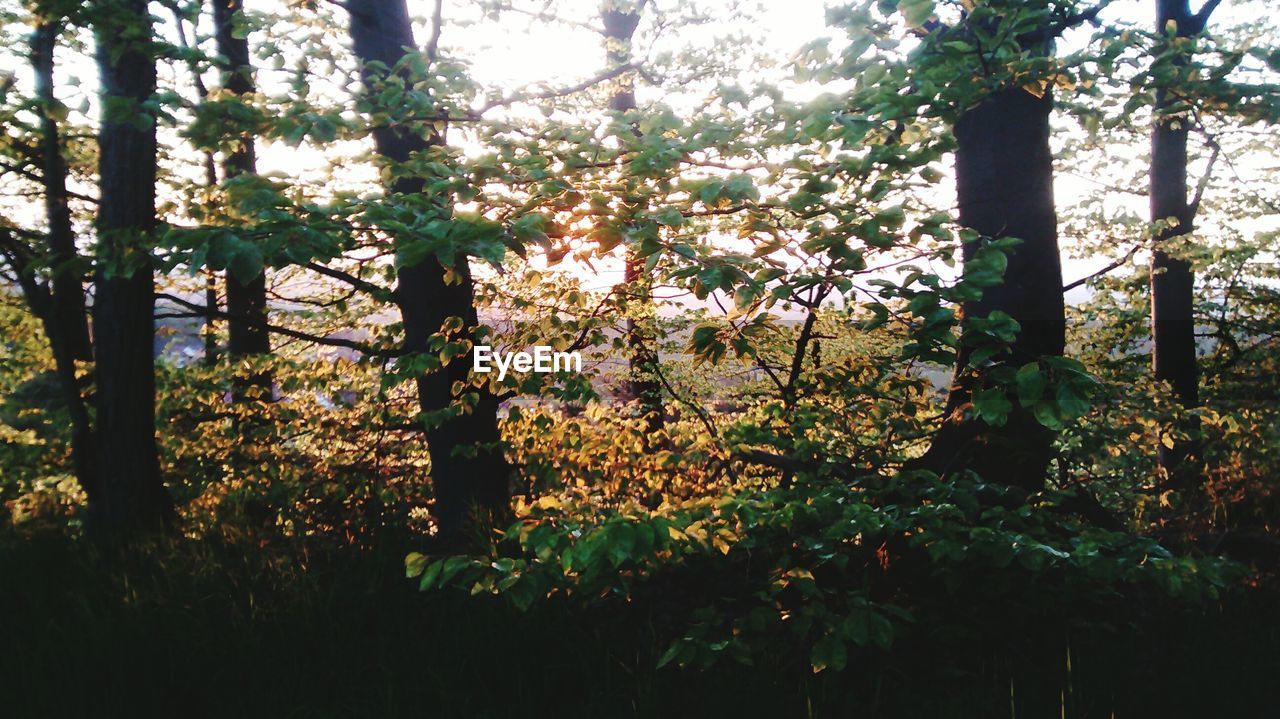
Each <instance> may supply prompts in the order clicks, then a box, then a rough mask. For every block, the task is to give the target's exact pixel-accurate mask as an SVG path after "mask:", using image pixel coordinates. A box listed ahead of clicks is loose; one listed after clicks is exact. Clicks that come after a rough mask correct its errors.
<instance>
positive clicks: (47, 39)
mask: <svg viewBox="0 0 1280 719" xmlns="http://www.w3.org/2000/svg"><path fill="white" fill-rule="evenodd" d="M58 34H59V27H58V25H56V24H53V23H51V22H42V23H40V24H39V25H38V26H36V32H35V39H34V43H33V47H32V64H33V65H34V66H35V75H36V97H37V98H38V99H39V100H40V102H41V104H42V105H44V106H45V107H44V108H43V111H42V112H41V113H40V133H41V142H40V157H41V161H42V167H41V172H42V179H43V180H44V198H45V216H46V217H47V219H48V222H49V259H50V264H51V265H52V266H53V281H52V283H51V284H52V289H53V297H52V299H53V307H52V308H51V311H52V313H53V321H54V324H55V325H57V326H58V328H59V329H60V330H61V332H62V334H63V337H64V341H65V343H66V348H67V352H68V353H69V354H70V356H71V357H72V358H74V359H78V360H91V359H93V349H92V347H91V345H90V342H89V322H88V316H87V314H86V312H85V303H84V286H83V285H82V284H81V281H80V278H81V274H82V269H81V268H80V267H79V266H78V263H77V259H78V258H77V254H76V240H75V232H74V231H73V230H72V228H71V208H70V206H69V205H68V202H67V199H68V195H67V165H66V162H64V161H63V159H62V142H61V136H60V134H59V130H58V121H57V119H56V117H55V116H54V114H53V110H52V107H51V105H52V104H53V102H54V101H55V100H54V94H53V63H54V60H53V53H54V48H55V47H56V46H57V42H58Z"/></svg>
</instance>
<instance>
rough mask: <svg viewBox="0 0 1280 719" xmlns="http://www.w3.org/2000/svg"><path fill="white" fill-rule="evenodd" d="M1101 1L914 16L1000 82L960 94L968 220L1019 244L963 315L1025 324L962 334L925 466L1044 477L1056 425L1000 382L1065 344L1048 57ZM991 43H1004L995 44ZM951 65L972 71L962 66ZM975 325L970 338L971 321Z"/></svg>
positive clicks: (982, 252) (960, 181)
mask: <svg viewBox="0 0 1280 719" xmlns="http://www.w3.org/2000/svg"><path fill="white" fill-rule="evenodd" d="M1104 4H1105V3H1104ZM929 5H932V3H929ZM910 7H911V5H907V8H906V9H905V10H904V12H908V13H909V12H910ZM1100 9H1101V6H1096V7H1094V8H1092V9H1090V10H1086V11H1084V12H1080V13H1070V14H1067V13H1062V12H1053V11H1051V8H1050V5H1049V4H1048V3H1030V4H1025V5H1023V4H1016V3H1015V4H1011V5H1007V6H1006V5H1005V4H1003V3H991V4H988V5H979V6H976V7H974V8H973V9H972V11H971V12H969V13H966V15H965V16H964V17H963V19H962V21H961V23H960V24H957V25H956V26H953V27H944V26H941V25H939V24H937V23H936V22H934V21H932V20H928V19H927V18H919V19H917V20H916V22H917V24H919V25H920V27H921V29H922V31H923V32H925V33H927V37H928V40H929V41H931V42H933V43H935V44H934V45H933V47H934V48H935V52H939V51H941V50H942V46H943V45H944V43H946V42H958V43H960V45H958V46H954V47H958V48H960V49H963V50H964V51H965V52H966V60H967V61H968V62H970V63H973V62H975V61H974V59H973V58H976V59H977V66H976V67H973V66H971V67H970V68H969V71H970V72H978V73H980V74H981V75H984V76H985V77H986V80H987V83H988V85H994V87H993V88H991V89H988V88H983V87H978V88H975V89H976V92H975V93H974V94H975V96H974V97H971V98H969V99H967V100H966V99H964V98H961V104H959V107H958V108H957V109H958V110H959V114H958V116H957V117H956V119H955V122H954V125H953V130H954V135H955V140H956V151H955V168H956V201H957V205H958V207H959V221H960V224H961V225H962V226H963V227H965V228H967V229H969V230H971V231H973V232H974V233H976V234H977V235H978V236H979V237H980V238H984V239H986V240H1001V239H1004V238H1010V239H1011V240H1013V242H1011V243H1004V244H1005V245H1006V247H1007V249H1006V250H1005V258H1004V259H1003V260H1000V261H999V262H998V263H997V267H998V266H999V265H1003V280H1002V281H1000V282H997V283H994V284H991V286H989V287H987V288H986V289H985V290H984V291H983V292H982V295H981V297H980V298H975V299H971V300H968V301H966V302H964V304H963V308H962V316H963V317H964V319H965V321H966V324H967V325H968V326H969V328H972V327H973V326H974V325H975V324H976V323H987V324H990V323H991V322H992V321H993V320H996V321H999V322H1004V321H1005V320H1007V319H1011V320H1013V322H1016V328H1017V329H1016V335H1014V337H1013V338H1012V340H1011V341H1009V342H1008V343H1007V346H1005V347H1002V348H1000V349H999V350H998V351H995V352H994V353H993V352H992V351H990V350H979V349H978V347H976V346H975V345H974V343H973V342H967V341H966V337H965V336H962V338H961V346H960V350H959V352H958V353H957V358H956V369H955V376H954V379H953V381H952V386H951V390H950V392H949V394H948V397H947V402H946V407H945V410H944V419H943V425H942V427H941V428H940V429H939V431H938V432H937V434H936V435H935V436H934V437H933V441H932V444H931V445H930V447H929V450H928V452H927V453H926V454H925V456H924V457H923V458H922V459H921V461H920V462H919V466H922V467H926V468H929V469H933V470H935V471H938V472H945V471H948V470H949V469H952V468H960V467H963V468H969V469H972V470H973V471H975V472H977V473H978V475H979V476H981V477H982V478H983V479H985V480H987V481H989V482H995V483H1000V484H1006V485H1014V486H1019V487H1022V488H1024V489H1027V490H1031V491H1034V490H1037V489H1040V488H1042V487H1043V486H1044V481H1045V473H1046V470H1047V468H1048V465H1049V462H1050V461H1051V459H1052V452H1053V448H1052V445H1053V438H1054V433H1053V431H1052V429H1051V428H1050V426H1049V425H1048V424H1046V423H1045V422H1042V421H1040V418H1039V417H1037V416H1036V415H1035V414H1034V413H1033V412H1032V410H1031V409H1030V408H1029V407H1028V406H1027V405H1026V404H1025V403H1023V402H1021V401H1018V402H1009V400H1008V398H1007V396H1006V395H1005V393H1004V392H1002V391H1001V390H999V389H998V388H995V387H992V385H994V384H998V383H1000V382H1001V381H1003V382H1005V383H1008V381H1009V379H1010V375H1011V374H1012V370H1015V369H1018V370H1020V369H1022V368H1036V369H1032V370H1031V371H1032V372H1035V373H1036V374H1039V369H1038V363H1039V362H1040V361H1041V360H1042V359H1045V358H1049V359H1050V360H1052V358H1060V357H1061V356H1062V354H1063V351H1064V349H1065V344H1066V314H1065V304H1064V302H1063V297H1062V293H1063V284H1062V267H1061V260H1060V258H1059V251H1058V229H1057V215H1056V211H1055V207H1054V195H1053V155H1052V152H1051V150H1050V147H1049V137H1050V127H1049V118H1050V114H1051V111H1052V108H1053V99H1052V87H1053V84H1054V81H1055V78H1056V76H1057V73H1058V72H1059V71H1060V69H1059V68H1056V67H1055V66H1054V63H1053V62H1051V61H1050V59H1051V56H1052V48H1053V43H1054V41H1055V40H1056V38H1057V37H1058V36H1059V35H1061V33H1062V32H1064V31H1065V30H1066V29H1068V28H1070V27H1073V26H1075V25H1078V24H1080V23H1082V22H1085V21H1087V20H1091V19H1093V17H1095V16H1096V15H1097V13H1098V11H1099V10H1100ZM908 20H909V21H911V20H912V18H908ZM995 38H1007V40H995ZM993 41H994V42H996V43H997V46H996V47H989V46H990V44H991V43H992V42H993ZM1009 44H1011V45H1012V46H1011V47H1009V46H1008V45H1009ZM1002 63H1003V65H1002ZM953 71H960V72H963V71H964V70H963V69H962V68H954V66H953ZM963 257H964V261H965V270H966V273H968V272H971V271H973V270H976V269H977V262H975V260H978V259H979V258H982V259H983V264H984V265H986V264H987V263H988V262H989V260H990V258H991V254H990V252H989V251H987V250H986V248H985V247H984V245H983V243H981V242H967V243H966V244H965V245H964V248H963ZM983 269H984V270H985V269H986V268H985V267H984V268H983ZM965 334H966V335H969V336H972V335H971V334H970V332H969V330H968V328H966V331H965ZM979 336H980V335H979ZM980 337H981V336H980ZM983 339H985V338H983ZM979 351H981V354H978V352H979ZM993 390H994V391H993ZM988 403H989V404H988ZM993 406H994V408H993ZM1050 424H1052V423H1050Z"/></svg>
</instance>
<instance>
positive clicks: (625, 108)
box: [601, 2, 664, 441]
mask: <svg viewBox="0 0 1280 719" xmlns="http://www.w3.org/2000/svg"><path fill="white" fill-rule="evenodd" d="M605 6H606V8H607V9H605V10H604V11H603V12H602V13H601V19H602V20H603V21H604V38H605V57H606V61H607V64H608V68H606V69H608V70H613V69H614V68H618V67H621V66H623V65H625V64H627V63H629V62H631V41H632V38H633V37H635V32H636V28H637V27H639V25H640V11H641V9H642V8H643V6H644V3H640V4H638V5H637V6H636V7H635V8H634V9H623V8H622V7H621V6H619V5H618V4H617V3H614V2H609V3H606V5H605ZM609 109H610V110H613V111H614V112H620V113H625V112H631V111H633V110H635V109H636V91H635V81H634V79H632V76H631V75H630V74H628V75H624V76H622V77H620V78H618V80H617V85H616V89H615V90H614V92H613V94H612V95H610V96H609ZM632 132H633V133H634V134H635V135H636V136H637V137H638V136H639V134H640V130H639V128H637V127H635V126H633V127H632ZM648 280H649V278H648V277H647V275H646V273H645V270H644V260H643V259H642V258H641V257H640V255H639V253H637V252H635V251H634V250H631V249H627V250H626V255H625V258H624V259H623V277H622V282H623V287H624V290H625V292H626V297H627V301H628V302H633V303H636V304H642V305H645V306H648V305H649V304H651V302H652V300H651V298H650V291H649V281H648ZM623 332H624V333H625V334H626V336H627V349H628V350H629V351H630V355H629V356H628V357H627V394H628V395H629V396H630V398H631V399H633V400H636V401H638V403H639V405H640V411H641V412H643V413H644V418H645V425H646V430H647V433H646V435H645V437H646V441H648V439H649V438H651V437H652V436H653V435H654V433H656V432H658V431H659V430H661V429H662V427H663V424H664V422H663V403H662V385H661V383H660V382H659V381H658V379H657V362H658V357H657V353H656V352H654V350H653V347H652V346H651V342H650V340H649V338H647V337H645V336H644V332H643V331H642V330H641V329H640V327H639V326H638V325H637V323H636V321H635V319H633V318H632V317H630V316H628V317H627V319H626V320H624V323H623Z"/></svg>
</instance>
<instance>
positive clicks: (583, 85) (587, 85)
mask: <svg viewBox="0 0 1280 719" xmlns="http://www.w3.org/2000/svg"><path fill="white" fill-rule="evenodd" d="M637 68H638V65H636V64H635V63H630V62H629V63H626V64H623V65H619V66H617V67H615V68H613V69H611V70H608V71H606V72H602V73H600V74H599V75H596V76H595V77H592V78H589V79H586V80H583V81H582V82H580V83H578V84H576V85H570V86H568V87H562V88H558V89H555V90H547V91H545V92H537V93H533V94H531V95H512V96H510V97H507V98H503V99H501V100H492V101H490V102H488V103H486V104H485V105H483V106H481V108H480V109H479V110H475V111H474V112H472V113H469V114H468V116H469V117H472V119H474V118H475V117H478V116H480V115H483V114H485V113H486V112H488V111H490V110H492V109H494V108H497V107H505V106H508V105H514V104H515V103H517V102H530V101H533V100H550V99H553V98H557V97H564V96H566V95H573V94H576V93H579V92H582V91H583V90H589V89H591V88H593V87H595V86H596V85H599V84H600V83H602V82H607V81H609V80H612V79H613V78H615V77H618V76H619V75H623V74H625V73H628V72H631V71H632V70H635V69H637Z"/></svg>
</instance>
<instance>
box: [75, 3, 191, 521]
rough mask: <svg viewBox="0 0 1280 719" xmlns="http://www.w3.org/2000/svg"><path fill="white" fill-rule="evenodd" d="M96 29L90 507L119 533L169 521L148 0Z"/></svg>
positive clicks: (125, 6) (123, 6)
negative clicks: (157, 315)
mask: <svg viewBox="0 0 1280 719" xmlns="http://www.w3.org/2000/svg"><path fill="white" fill-rule="evenodd" d="M95 30H96V35H97V60H98V72H99V76H100V79H101V83H102V106H103V118H102V121H101V125H100V129H99V132H98V146H99V161H98V162H99V165H98V173H99V182H100V185H101V187H100V192H99V197H100V202H99V208H98V217H97V230H98V265H97V271H96V275H95V277H96V279H95V287H96V293H95V297H94V303H93V323H94V334H95V337H96V344H97V347H96V349H97V366H96V376H97V395H96V403H95V405H96V408H97V417H96V421H97V440H98V442H97V444H98V471H99V483H100V491H99V493H98V499H97V501H96V502H93V503H92V504H91V505H90V517H91V521H92V522H93V524H94V525H95V526H97V527H98V528H99V529H101V530H102V531H105V532H108V533H112V534H115V533H128V532H132V531H136V530H139V529H154V528H160V527H163V526H166V525H168V524H169V521H170V519H171V515H172V508H173V507H172V503H171V501H170V499H169V495H168V492H167V491H166V490H165V487H164V484H163V482H162V481H161V477H160V464H159V458H158V457H157V454H156V415H155V364H154V359H153V358H154V343H155V320H154V318H153V312H154V304H155V288H154V284H153V277H152V271H153V270H152V263H151V259H150V251H151V248H150V242H151V239H152V234H153V233H154V231H155V227H156V218H155V181H156V130H155V119H154V117H153V116H152V115H150V114H149V112H148V111H147V110H146V109H145V107H143V103H146V102H147V101H148V100H150V99H151V98H152V96H153V95H154V94H155V90H156V64H155V58H154V56H153V55H152V54H151V48H150V43H151V37H152V35H151V19H150V16H149V15H148V13H147V3H146V0H119V1H118V2H117V3H116V4H114V5H113V6H112V7H111V12H110V13H109V14H107V15H106V17H105V19H100V20H99V21H98V25H97V27H96V28H95Z"/></svg>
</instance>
